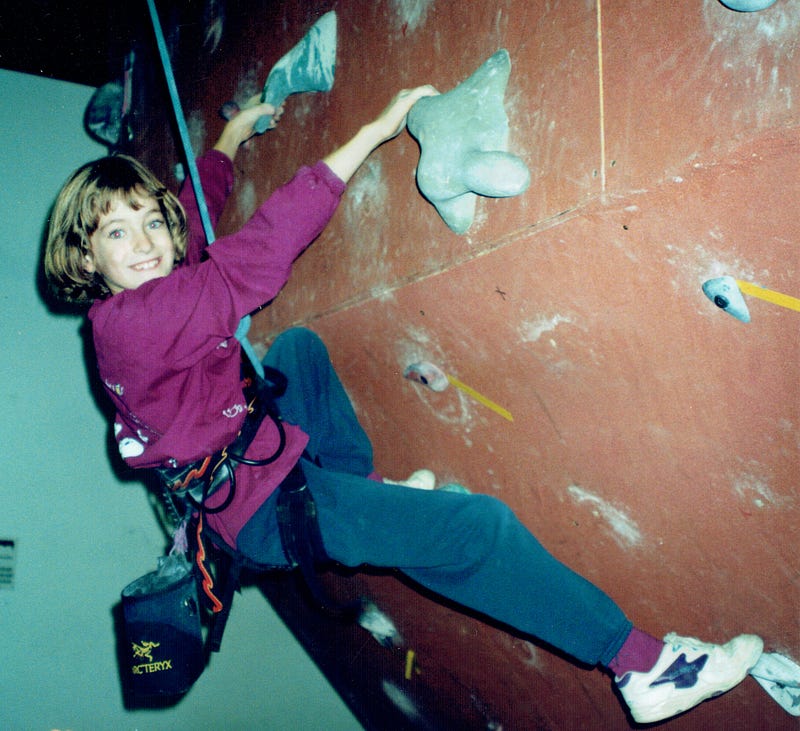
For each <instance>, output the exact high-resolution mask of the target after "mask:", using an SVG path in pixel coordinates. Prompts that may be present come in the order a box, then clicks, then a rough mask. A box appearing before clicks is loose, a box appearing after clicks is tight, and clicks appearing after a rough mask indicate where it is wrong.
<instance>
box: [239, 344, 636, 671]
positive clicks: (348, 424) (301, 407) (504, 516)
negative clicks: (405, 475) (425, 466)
mask: <svg viewBox="0 0 800 731" xmlns="http://www.w3.org/2000/svg"><path fill="white" fill-rule="evenodd" d="M264 363H265V365H270V366H272V367H274V368H278V369H279V370H281V371H282V372H283V373H284V374H285V375H286V376H287V378H288V379H289V387H288V389H287V392H286V394H285V395H284V396H283V397H282V398H281V399H280V400H279V408H280V409H281V413H282V414H283V416H284V418H285V419H286V420H287V421H290V422H292V423H295V424H298V425H299V426H301V427H302V428H303V429H304V431H306V433H308V434H309V436H310V438H311V441H310V442H309V447H308V451H309V453H310V454H311V456H312V458H317V459H318V460H319V463H320V464H321V465H322V468H320V467H318V466H316V465H313V464H311V463H309V462H307V461H306V460H303V467H304V470H305V472H306V476H307V478H308V482H309V487H310V490H311V492H312V494H313V496H314V498H315V500H316V502H317V508H318V514H319V523H320V530H321V532H322V537H323V542H324V544H325V548H326V550H327V552H328V555H329V556H330V557H331V558H332V559H333V560H334V561H338V562H340V563H342V564H344V565H346V566H359V565H362V564H369V565H372V566H376V567H384V568H397V569H399V570H401V571H402V572H404V573H405V574H406V575H407V576H409V577H410V578H411V579H413V580H414V581H417V582H418V583H419V584H421V585H422V586H425V587H426V588H428V589H430V590H431V591H433V592H435V593H437V594H440V595H441V596H443V597H446V598H448V599H450V600H452V601H454V602H457V603H458V604H461V605H463V606H465V607H468V608H470V609H472V610H474V611H476V612H479V613H482V614H485V615H486V616H488V617H491V618H493V619H494V620H496V621H499V622H501V623H504V624H507V625H509V626H511V627H513V628H515V629H516V630H518V631H520V632H523V633H526V634H530V635H533V636H535V637H537V638H539V639H540V640H543V641H544V642H547V643H549V644H551V645H552V646H554V647H556V648H558V649H560V650H562V651H564V652H566V653H567V654H569V655H572V656H573V657H575V658H576V659H578V660H580V661H582V662H585V663H589V664H592V665H593V664H597V663H598V662H599V663H602V664H604V665H605V664H607V663H608V662H609V661H610V660H611V658H612V657H613V656H614V655H615V654H616V652H617V651H618V650H619V648H620V647H621V646H622V644H623V642H624V640H625V638H626V637H627V635H628V634H629V632H630V629H631V627H632V624H631V623H630V622H629V621H628V619H627V618H626V617H625V615H624V614H623V613H622V611H621V610H620V609H619V607H617V605H616V604H615V603H614V602H613V601H612V600H611V599H610V598H609V597H608V596H607V595H606V594H605V593H603V592H602V591H601V590H600V589H599V588H597V587H596V586H594V585H593V584H591V583H590V582H588V581H587V580H586V579H584V578H583V577H581V576H579V575H578V574H576V573H575V572H573V571H572V570H571V569H569V568H568V567H567V566H565V565H564V564H562V563H561V562H559V561H557V560H556V559H555V558H554V557H553V556H551V555H550V554H549V553H548V552H547V551H546V550H545V549H544V548H543V547H542V545H541V544H540V543H539V541H538V540H537V539H536V538H535V537H534V536H533V535H532V534H531V533H530V532H529V531H528V530H527V529H526V528H525V527H524V526H523V525H522V524H521V523H520V522H519V520H517V518H516V516H514V514H513V512H512V511H511V510H510V509H509V508H508V507H507V506H506V505H504V504H503V503H502V502H500V501H499V500H496V499H495V498H492V497H490V496H486V495H461V494H458V493H449V492H435V491H434V492H430V491H420V490H414V489H410V488H406V487H398V486H393V485H383V484H380V483H376V482H373V481H371V480H367V479H364V476H366V475H367V474H369V473H371V472H372V470H373V467H372V447H371V444H370V442H369V439H368V438H367V436H366V434H365V433H364V431H363V429H362V428H361V426H360V424H359V423H358V419H357V418H356V416H355V413H354V411H353V408H352V405H351V403H350V400H349V398H348V397H347V394H346V392H345V391H344V388H343V387H342V384H341V382H340V381H339V379H338V377H337V376H336V373H335V372H334V370H333V367H332V365H331V363H330V359H329V357H328V353H327V349H326V348H325V346H324V344H323V343H322V341H321V340H320V339H319V338H318V337H317V336H316V335H314V334H313V333H311V332H310V331H308V330H305V329H300V328H295V329H292V330H289V331H287V332H285V333H283V334H282V335H281V336H279V337H278V339H276V341H275V343H274V344H273V346H272V347H271V348H270V350H269V352H268V353H267V356H266V357H265V358H264ZM275 502H276V500H275V496H273V497H272V498H270V499H269V500H268V501H267V502H266V503H265V504H264V505H263V506H262V508H261V509H260V510H259V511H258V512H257V513H256V515H255V516H254V517H253V519H252V520H251V521H250V523H248V525H247V526H245V528H244V529H243V531H242V532H241V533H240V535H239V542H240V548H242V550H245V552H246V553H250V554H251V555H252V556H253V558H255V560H259V561H261V562H263V563H273V564H279V563H282V562H283V560H285V559H284V558H283V552H282V550H281V547H280V537H279V534H278V530H277V521H276V519H275V515H274V507H275Z"/></svg>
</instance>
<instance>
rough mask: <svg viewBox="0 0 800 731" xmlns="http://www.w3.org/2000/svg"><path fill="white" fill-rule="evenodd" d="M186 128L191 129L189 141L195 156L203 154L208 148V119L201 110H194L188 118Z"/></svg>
mask: <svg viewBox="0 0 800 731" xmlns="http://www.w3.org/2000/svg"><path fill="white" fill-rule="evenodd" d="M186 128H187V129H188V131H189V143H190V144H191V146H192V151H193V152H194V154H195V156H197V155H201V154H202V153H203V152H205V149H206V136H207V132H206V121H205V118H204V116H203V114H202V112H200V111H199V110H197V109H196V110H194V111H193V112H192V113H191V114H189V117H188V119H187V120H186Z"/></svg>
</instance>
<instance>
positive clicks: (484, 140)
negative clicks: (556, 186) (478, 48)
mask: <svg viewBox="0 0 800 731" xmlns="http://www.w3.org/2000/svg"><path fill="white" fill-rule="evenodd" d="M510 72H511V60H510V59H509V55H508V51H506V50H505V49H501V50H499V51H497V53H495V54H494V55H492V56H490V57H489V59H488V60H487V61H485V62H484V64H483V65H482V66H481V67H480V68H479V69H478V70H477V71H475V73H473V74H472V76H470V77H469V78H468V79H467V80H466V81H464V82H462V83H461V84H459V85H458V86H457V87H456V88H455V89H452V90H451V91H448V92H446V93H444V94H440V95H438V96H433V97H423V98H422V99H420V100H419V101H418V102H417V103H416V104H415V105H414V106H413V107H412V109H411V111H410V112H409V115H408V131H409V132H410V133H411V134H412V135H413V136H414V137H415V138H416V139H417V141H418V142H419V145H420V158H419V165H418V166H417V184H418V185H419V189H420V192H421V193H422V195H424V196H425V198H427V199H428V200H429V201H430V202H431V203H432V204H433V205H434V206H435V207H436V210H437V211H438V212H439V215H440V216H441V217H442V219H444V222H445V223H446V224H447V225H448V226H449V227H450V229H452V230H453V231H454V232H455V233H457V234H463V233H465V232H466V231H467V229H469V227H470V226H471V225H472V221H473V219H474V217H475V204H476V202H477V196H478V195H483V196H489V197H492V198H506V197H510V196H515V195H519V194H520V193H523V192H524V191H525V190H527V188H528V186H529V185H530V173H529V172H528V168H527V167H526V166H525V163H524V162H523V161H522V160H521V159H520V158H519V157H517V156H516V155H513V154H511V153H510V152H508V117H507V116H506V113H505V110H504V109H503V96H504V95H505V90H506V84H507V83H508V77H509V74H510Z"/></svg>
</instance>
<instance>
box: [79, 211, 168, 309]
mask: <svg viewBox="0 0 800 731" xmlns="http://www.w3.org/2000/svg"><path fill="white" fill-rule="evenodd" d="M89 241H90V243H91V252H90V253H89V254H86V255H85V257H84V268H85V270H86V272H88V273H89V274H95V273H97V274H99V275H100V276H101V277H102V278H103V279H104V281H105V283H106V285H107V286H108V288H109V289H110V290H111V293H112V294H118V293H119V292H122V291H123V290H125V289H136V288H137V287H139V286H140V285H142V284H144V283H145V282H148V281H150V280H151V279H159V278H161V277H166V276H167V274H169V273H170V272H171V271H172V267H173V266H174V264H175V244H174V242H173V240H172V234H171V232H170V230H169V226H168V225H167V221H166V219H165V218H164V214H163V213H162V212H161V207H160V206H159V204H158V201H157V200H156V199H155V198H152V197H148V196H142V197H137V196H135V195H134V196H132V197H130V198H128V197H122V196H120V197H118V198H116V199H115V200H114V201H113V202H112V204H111V206H110V208H109V210H108V212H107V213H104V214H103V215H101V216H100V219H99V221H98V223H97V229H96V230H95V232H94V233H93V234H92V235H91V236H90V237H89Z"/></svg>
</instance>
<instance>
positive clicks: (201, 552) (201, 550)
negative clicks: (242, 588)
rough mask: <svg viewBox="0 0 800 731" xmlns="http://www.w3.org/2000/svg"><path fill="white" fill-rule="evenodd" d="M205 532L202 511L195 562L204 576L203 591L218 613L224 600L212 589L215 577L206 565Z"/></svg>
mask: <svg viewBox="0 0 800 731" xmlns="http://www.w3.org/2000/svg"><path fill="white" fill-rule="evenodd" d="M202 532H203V513H202V512H201V513H200V515H199V516H198V518H197V531H196V533H195V536H196V537H197V555H196V557H195V563H196V564H197V568H198V569H199V570H200V573H201V574H202V576H203V591H204V592H205V595H206V596H207V597H208V598H209V599H210V600H211V611H213V612H214V614H216V613H217V612H221V611H222V602H221V601H220V600H219V599H217V596H216V595H215V594H214V592H213V591H212V589H213V588H214V579H213V578H212V577H211V574H209V573H208V569H207V568H206V566H205V560H206V549H205V546H204V545H203V538H202V536H201V534H202Z"/></svg>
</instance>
